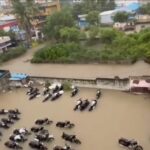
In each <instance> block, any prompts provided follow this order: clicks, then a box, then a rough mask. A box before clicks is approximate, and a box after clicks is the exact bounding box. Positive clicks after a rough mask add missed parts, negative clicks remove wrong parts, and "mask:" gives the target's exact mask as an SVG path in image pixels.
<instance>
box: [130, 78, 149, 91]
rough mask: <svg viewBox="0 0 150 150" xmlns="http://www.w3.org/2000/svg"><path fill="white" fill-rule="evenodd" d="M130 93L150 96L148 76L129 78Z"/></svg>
mask: <svg viewBox="0 0 150 150" xmlns="http://www.w3.org/2000/svg"><path fill="white" fill-rule="evenodd" d="M130 91H131V92H134V93H149V94H150V76H142V77H130Z"/></svg>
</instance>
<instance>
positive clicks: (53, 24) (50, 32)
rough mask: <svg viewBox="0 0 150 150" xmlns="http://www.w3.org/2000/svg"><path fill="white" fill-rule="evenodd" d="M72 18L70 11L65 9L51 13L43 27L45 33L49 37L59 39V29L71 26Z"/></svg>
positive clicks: (72, 24) (72, 23)
mask: <svg viewBox="0 0 150 150" xmlns="http://www.w3.org/2000/svg"><path fill="white" fill-rule="evenodd" d="M73 26H74V20H73V16H72V15H71V13H70V12H69V11H67V10H62V11H59V12H55V13H53V14H52V15H51V16H49V17H48V18H47V23H46V25H45V28H44V32H45V35H46V36H47V37H48V38H50V39H55V40H57V41H58V40H59V39H60V30H61V29H62V28H64V27H73Z"/></svg>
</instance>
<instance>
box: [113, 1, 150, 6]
mask: <svg viewBox="0 0 150 150" xmlns="http://www.w3.org/2000/svg"><path fill="white" fill-rule="evenodd" d="M149 2H150V1H149V0H115V3H116V5H117V6H118V7H124V6H127V5H129V4H131V3H138V4H140V5H143V4H147V3H149Z"/></svg>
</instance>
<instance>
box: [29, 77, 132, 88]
mask: <svg viewBox="0 0 150 150" xmlns="http://www.w3.org/2000/svg"><path fill="white" fill-rule="evenodd" d="M30 78H31V79H32V80H34V81H35V82H36V83H41V84H42V83H44V82H45V81H48V82H51V83H53V82H61V83H64V82H69V83H71V84H73V85H76V86H78V87H89V88H101V89H112V90H121V91H128V90H129V78H123V79H120V78H119V77H115V78H96V79H75V78H56V77H37V76H31V77H30Z"/></svg>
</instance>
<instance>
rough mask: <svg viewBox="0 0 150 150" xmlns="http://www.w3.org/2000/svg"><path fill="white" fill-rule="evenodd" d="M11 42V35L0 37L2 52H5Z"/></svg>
mask: <svg viewBox="0 0 150 150" xmlns="http://www.w3.org/2000/svg"><path fill="white" fill-rule="evenodd" d="M11 44H12V43H11V39H10V37H9V36H3V37H0V53H5V52H6V51H7V50H8V47H9V46H10V45H11Z"/></svg>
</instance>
